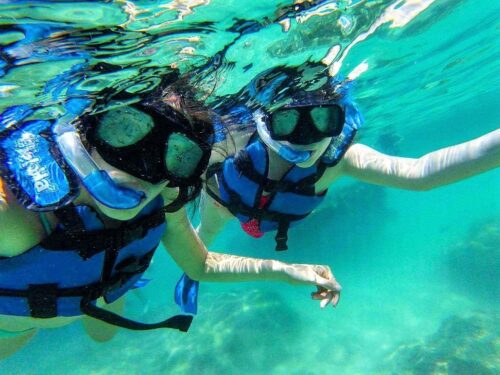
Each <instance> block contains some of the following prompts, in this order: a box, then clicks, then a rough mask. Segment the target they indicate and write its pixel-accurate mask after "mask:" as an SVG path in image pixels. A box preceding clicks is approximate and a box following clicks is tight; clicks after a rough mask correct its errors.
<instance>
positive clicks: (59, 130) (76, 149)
mask: <svg viewBox="0 0 500 375" xmlns="http://www.w3.org/2000/svg"><path fill="white" fill-rule="evenodd" d="M89 105H90V101H89V100H84V99H70V100H69V101H68V102H67V104H66V106H65V107H66V110H67V113H66V114H65V115H64V116H62V117H61V118H59V119H58V120H57V121H56V122H55V124H54V126H53V128H52V132H53V134H54V138H55V141H56V143H57V145H58V146H59V150H60V151H61V154H62V155H63V157H64V159H65V160H66V162H67V163H68V164H69V166H70V167H71V169H72V170H73V171H74V172H75V173H76V174H77V175H78V177H79V178H80V180H81V182H82V184H83V186H84V187H85V188H86V189H87V191H88V192H89V193H90V195H91V196H92V197H93V198H94V199H95V200H96V201H98V202H99V203H101V204H103V205H104V206H107V207H109V208H113V209H118V210H126V209H132V208H135V207H137V206H138V205H139V204H140V203H141V202H142V200H143V199H144V193H143V192H140V191H136V190H132V189H129V188H126V187H123V186H119V185H117V184H116V183H115V182H114V181H113V180H112V179H111V177H110V176H109V175H108V173H106V172H105V171H103V170H101V169H99V167H98V166H97V164H96V163H95V161H94V160H93V159H92V157H91V156H90V155H89V153H88V152H87V150H86V149H85V147H84V146H83V143H82V141H81V139H80V136H79V134H78V132H77V130H76V127H75V125H74V122H73V121H74V119H75V115H77V116H78V115H80V114H81V113H83V111H84V110H85V108H87V107H88V106H89Z"/></svg>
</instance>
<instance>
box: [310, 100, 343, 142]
mask: <svg viewBox="0 0 500 375" xmlns="http://www.w3.org/2000/svg"><path fill="white" fill-rule="evenodd" d="M311 118H312V120H313V122H314V125H315V127H316V129H318V130H319V131H320V132H321V133H323V134H327V135H329V136H337V135H339V134H340V132H341V131H342V127H343V126H344V112H343V110H342V108H341V107H339V106H338V105H332V106H328V107H316V108H313V109H312V110H311Z"/></svg>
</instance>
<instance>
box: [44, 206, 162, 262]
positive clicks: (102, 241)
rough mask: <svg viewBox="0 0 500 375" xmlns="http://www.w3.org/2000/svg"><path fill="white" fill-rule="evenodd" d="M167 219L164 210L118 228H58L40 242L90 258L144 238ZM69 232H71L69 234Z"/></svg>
mask: <svg viewBox="0 0 500 375" xmlns="http://www.w3.org/2000/svg"><path fill="white" fill-rule="evenodd" d="M164 221H165V214H164V212H163V210H159V211H157V212H155V213H153V214H151V215H148V216H145V217H144V218H141V219H139V220H138V221H135V222H131V223H124V224H122V225H121V226H120V227H118V228H112V229H101V230H96V231H92V232H91V235H89V232H88V231H86V230H70V231H69V232H68V231H66V230H57V231H55V232H53V233H51V234H50V235H49V236H48V237H47V238H45V239H44V240H42V242H41V243H40V245H41V246H43V247H44V248H46V249H49V250H51V251H68V249H71V250H73V251H74V250H76V251H77V252H78V254H79V255H80V256H81V257H82V259H89V258H91V257H92V256H94V255H95V254H97V253H100V252H103V251H106V250H107V249H120V248H123V247H124V246H126V245H128V244H129V243H131V242H133V241H135V240H136V239H138V238H142V237H143V236H144V235H145V234H146V233H147V231H148V230H149V229H152V228H155V227H157V226H158V225H160V224H162V223H163V222H164ZM68 233H69V234H68Z"/></svg>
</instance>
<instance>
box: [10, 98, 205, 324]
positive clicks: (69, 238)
mask: <svg viewBox="0 0 500 375" xmlns="http://www.w3.org/2000/svg"><path fill="white" fill-rule="evenodd" d="M32 113H33V111H32V110H31V109H30V108H29V107H27V106H17V107H11V108H9V110H8V111H5V112H4V113H2V114H1V115H0V178H1V179H2V180H4V181H5V182H6V183H7V185H8V186H9V189H10V190H11V191H12V192H13V193H14V194H15V195H16V198H17V200H18V202H19V203H20V204H21V205H23V206H24V207H25V208H26V209H29V210H34V211H50V212H53V213H54V214H55V215H56V217H57V218H58V219H59V226H58V227H57V228H56V230H55V231H54V232H53V233H51V234H50V235H49V236H48V237H47V238H45V239H44V240H43V241H42V242H41V243H40V244H39V245H37V246H35V247H34V248H32V249H30V250H28V251H26V252H24V253H22V254H20V255H18V256H14V257H3V258H0V314H4V315H15V316H32V317H36V318H52V317H56V316H77V315H82V314H85V315H89V316H92V317H94V318H96V319H100V320H103V321H105V322H107V323H109V324H114V325H117V326H120V327H124V328H129V329H136V330H146V329H154V328H176V329H179V330H181V331H187V329H188V328H189V325H190V324H191V321H192V316H187V315H177V316H174V317H172V318H169V319H166V320H164V321H162V322H159V323H152V324H145V323H140V322H135V321H132V320H129V319H126V318H124V317H121V316H119V315H117V314H114V313H111V312H109V311H106V310H103V309H100V308H98V307H97V306H96V300H97V299H98V298H100V297H104V300H105V302H107V303H111V302H113V301H114V300H116V299H117V298H119V297H120V296H122V295H123V294H124V293H126V292H127V291H128V290H129V289H131V288H132V287H134V284H135V283H136V282H137V281H138V280H139V278H140V277H141V275H142V274H143V272H144V271H145V270H146V269H147V268H148V266H149V263H150V261H151V258H152V256H153V254H154V251H155V249H156V248H157V246H158V244H159V242H160V240H161V237H162V234H163V233H164V231H165V228H166V224H165V210H164V209H163V207H162V206H163V200H162V199H161V197H158V198H157V199H156V200H154V201H153V202H151V203H150V204H148V205H147V206H146V207H145V208H144V209H143V210H142V211H141V212H140V214H139V215H138V217H136V218H134V219H133V220H130V221H128V222H124V223H122V224H121V225H120V226H119V227H118V228H114V229H106V228H104V225H103V223H102V222H101V221H100V220H99V218H98V217H97V215H96V213H95V212H94V211H93V210H92V209H91V208H89V207H86V206H74V205H73V203H72V202H73V201H74V199H75V198H76V197H77V196H78V194H79V191H80V183H79V180H78V178H77V176H76V174H75V173H74V172H73V171H72V170H71V168H70V167H69V166H68V165H67V164H66V163H65V161H64V159H63V158H62V157H61V154H60V152H59V150H58V149H57V146H56V144H55V143H54V141H53V140H52V138H51V132H50V130H51V127H52V123H51V122H49V121H43V120H33V121H22V120H24V119H25V118H26V117H28V116H29V115H31V114H32ZM179 287H181V286H179ZM189 288H191V289H193V288H197V284H196V282H192V283H189V284H186V285H185V286H184V290H183V293H184V295H188V296H190V299H188V300H187V303H190V302H191V301H192V300H193V297H192V296H191V295H190V294H189V293H188V292H189V290H190V289H189ZM196 291H197V289H196ZM177 293H179V292H177Z"/></svg>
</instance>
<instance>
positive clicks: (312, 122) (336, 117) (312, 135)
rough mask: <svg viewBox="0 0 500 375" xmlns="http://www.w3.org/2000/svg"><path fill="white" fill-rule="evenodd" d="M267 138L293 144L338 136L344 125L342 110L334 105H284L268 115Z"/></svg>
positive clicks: (304, 143)
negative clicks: (269, 135)
mask: <svg viewBox="0 0 500 375" xmlns="http://www.w3.org/2000/svg"><path fill="white" fill-rule="evenodd" d="M268 117H269V121H267V127H268V130H269V133H270V134H271V138H273V139H274V140H276V141H288V142H290V143H293V144H297V145H308V144H311V143H316V142H319V141H321V140H323V139H324V138H327V137H336V136H338V135H339V134H340V133H341V132H342V129H343V127H344V123H345V112H344V109H343V108H342V107H341V106H339V105H337V104H331V105H316V106H303V107H284V108H281V109H278V110H276V111H274V112H272V113H271V114H269V115H268Z"/></svg>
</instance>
